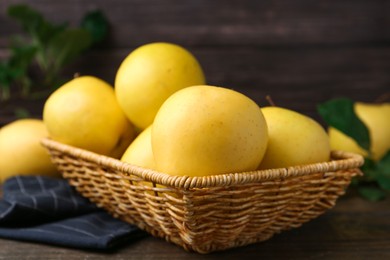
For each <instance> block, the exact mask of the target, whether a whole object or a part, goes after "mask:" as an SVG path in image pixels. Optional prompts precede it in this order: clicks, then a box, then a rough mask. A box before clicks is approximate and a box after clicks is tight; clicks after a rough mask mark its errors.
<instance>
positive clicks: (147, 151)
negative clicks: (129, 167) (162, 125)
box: [121, 126, 155, 169]
mask: <svg viewBox="0 0 390 260" xmlns="http://www.w3.org/2000/svg"><path fill="white" fill-rule="evenodd" d="M151 131H152V126H148V127H147V128H146V129H145V130H143V131H142V132H141V133H140V134H139V135H138V136H137V137H136V138H135V139H134V141H133V142H132V143H131V144H130V145H129V147H128V148H127V149H126V151H125V153H124V154H123V156H122V158H121V161H124V162H128V163H130V164H133V165H137V166H140V167H144V168H148V169H155V162H154V157H153V151H152V138H151Z"/></svg>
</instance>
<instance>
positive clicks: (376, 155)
mask: <svg viewBox="0 0 390 260" xmlns="http://www.w3.org/2000/svg"><path fill="white" fill-rule="evenodd" d="M354 108H355V113H356V115H357V116H358V117H359V118H360V120H362V121H363V123H364V124H365V125H366V126H367V128H368V130H369V134H370V140H371V152H372V158H373V159H374V160H380V159H381V158H382V156H384V155H385V153H386V152H387V151H388V150H389V149H390V104H389V103H383V104H371V103H363V102H356V103H355V106H354ZM328 133H329V138H330V145H331V148H332V149H333V150H344V151H349V152H354V153H358V154H361V155H363V156H368V153H367V151H365V150H364V149H363V148H361V147H360V146H359V145H358V144H357V143H356V141H355V140H353V139H352V138H350V137H349V136H347V135H345V134H344V133H342V132H340V131H339V130H337V129H335V128H332V127H329V129H328Z"/></svg>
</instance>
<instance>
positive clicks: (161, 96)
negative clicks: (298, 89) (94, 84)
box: [115, 42, 205, 129]
mask: <svg viewBox="0 0 390 260" xmlns="http://www.w3.org/2000/svg"><path fill="white" fill-rule="evenodd" d="M204 83H205V76H204V73H203V71H202V68H201V66H200V65H199V63H198V61H197V59H196V58H195V57H194V56H193V55H192V54H191V53H190V52H189V51H187V50H186V49H184V48H183V47H181V46H178V45H175V44H171V43H163V42H157V43H150V44H146V45H143V46H141V47H139V48H137V49H135V50H134V51H133V52H131V53H130V54H129V55H128V56H127V57H126V58H125V59H124V61H123V62H122V64H121V65H120V67H119V69H118V71H117V74H116V78H115V94H116V97H117V99H118V102H119V105H120V106H121V108H122V110H123V111H124V112H125V113H126V115H127V117H128V118H129V119H130V121H131V122H133V123H134V124H135V125H136V126H137V127H139V128H141V129H145V128H146V127H147V126H149V125H150V124H152V122H153V119H154V117H155V115H156V113H157V111H158V109H159V108H160V106H161V105H162V103H163V102H164V101H165V100H166V99H167V98H168V97H169V96H170V95H172V94H173V93H174V92H176V91H177V90H179V89H182V88H184V87H188V86H192V85H201V84H204Z"/></svg>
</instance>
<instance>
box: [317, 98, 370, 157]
mask: <svg viewBox="0 0 390 260" xmlns="http://www.w3.org/2000/svg"><path fill="white" fill-rule="evenodd" d="M317 109H318V112H319V114H320V115H321V116H322V118H323V119H324V120H325V122H326V123H327V124H328V125H329V126H332V127H334V128H336V129H338V130H339V131H341V132H343V133H344V134H346V135H348V136H350V137H351V138H353V139H354V140H355V141H356V142H357V143H358V144H359V146H361V147H362V148H363V149H365V150H366V151H370V134H369V130H368V128H367V127H366V125H365V124H364V123H363V122H362V121H361V120H360V119H359V117H358V116H357V115H356V114H355V110H354V102H353V101H352V100H351V99H348V98H338V99H333V100H330V101H327V102H325V103H323V104H320V105H318V107H317Z"/></svg>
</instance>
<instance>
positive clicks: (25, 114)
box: [14, 107, 30, 118]
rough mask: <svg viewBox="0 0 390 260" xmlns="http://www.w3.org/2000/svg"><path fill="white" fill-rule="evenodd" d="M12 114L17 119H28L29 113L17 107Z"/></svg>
mask: <svg viewBox="0 0 390 260" xmlns="http://www.w3.org/2000/svg"><path fill="white" fill-rule="evenodd" d="M14 114H15V116H16V117H17V118H28V117H30V112H29V111H28V110H27V109H25V108H23V107H17V108H15V110H14Z"/></svg>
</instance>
